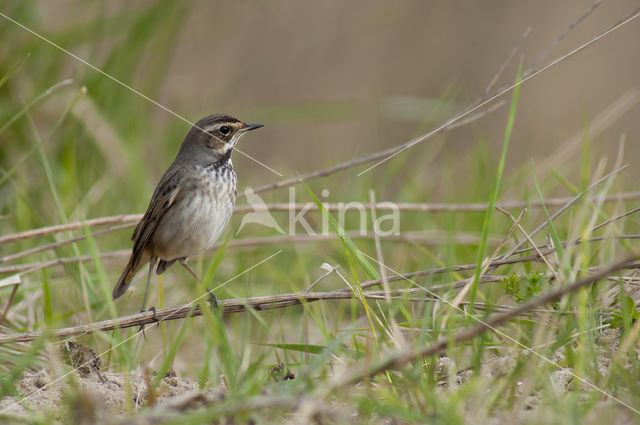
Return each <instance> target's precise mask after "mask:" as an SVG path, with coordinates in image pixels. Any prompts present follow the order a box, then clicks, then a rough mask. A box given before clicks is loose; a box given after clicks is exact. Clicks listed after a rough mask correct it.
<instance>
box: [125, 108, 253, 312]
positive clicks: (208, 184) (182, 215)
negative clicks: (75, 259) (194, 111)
mask: <svg viewBox="0 0 640 425" xmlns="http://www.w3.org/2000/svg"><path fill="white" fill-rule="evenodd" d="M260 127H262V124H246V123H244V122H242V121H240V120H238V119H236V118H233V117H231V116H229V115H222V114H216V115H211V116H208V117H206V118H203V119H201V120H200V121H198V122H197V123H196V124H195V125H194V126H193V127H191V130H189V133H187V136H186V137H185V138H184V141H183V142H182V145H181V146H180V150H179V151H178V154H177V155H176V158H175V160H174V161H173V163H172V164H171V166H170V167H169V169H168V170H167V171H166V172H165V173H164V175H163V176H162V178H161V179H160V182H159V183H158V186H156V190H155V191H154V192H153V196H152V197H151V202H150V203H149V207H148V208H147V212H146V213H145V214H144V216H143V217H142V219H141V220H140V222H139V223H138V225H137V226H136V228H135V230H134V231H133V236H132V237H131V240H132V241H133V251H132V253H131V258H129V263H128V264H127V266H126V267H125V269H124V271H123V272H122V276H120V279H118V283H116V286H115V287H114V288H113V298H114V299H116V298H118V297H120V296H121V295H122V294H124V292H125V291H126V289H127V288H128V287H129V285H130V284H131V281H132V280H133V278H134V276H135V275H136V273H137V272H138V271H139V270H140V269H141V268H142V267H144V266H145V265H146V264H147V263H149V274H148V275H147V288H146V290H145V292H144V301H143V303H142V310H141V311H145V308H146V305H147V297H148V295H149V283H150V282H151V276H152V274H153V271H154V269H155V267H156V263H157V265H158V267H157V269H156V273H157V274H158V275H160V274H161V273H163V272H164V271H165V270H166V269H167V268H168V267H169V266H171V265H172V264H173V263H175V262H176V261H178V262H179V263H180V264H182V266H184V268H185V269H187V270H188V271H189V273H191V274H192V275H193V277H195V278H196V279H197V280H198V281H199V280H200V279H199V278H198V276H197V275H196V273H195V272H194V271H193V270H191V268H190V267H189V265H187V258H188V257H191V256H194V255H198V254H199V253H201V252H202V251H204V250H206V249H207V248H209V247H210V246H211V245H212V244H213V243H214V242H215V241H216V239H218V237H219V236H220V235H221V234H222V231H223V230H224V228H225V227H226V226H227V223H229V219H230V218H231V213H232V212H233V207H234V205H235V202H236V184H237V177H236V173H235V171H234V170H233V164H232V163H231V151H232V150H233V148H234V147H235V146H236V143H238V140H239V139H240V137H242V136H243V135H244V134H245V133H246V132H248V131H250V130H255V129H257V128H260Z"/></svg>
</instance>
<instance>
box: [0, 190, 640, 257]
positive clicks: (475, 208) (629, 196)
mask: <svg viewBox="0 0 640 425" xmlns="http://www.w3.org/2000/svg"><path fill="white" fill-rule="evenodd" d="M639 198H640V192H624V193H617V194H613V195H608V196H606V197H605V198H604V202H617V201H627V200H633V199H639ZM573 199H574V198H568V197H566V198H549V199H545V201H544V204H545V205H546V206H547V207H552V206H561V205H565V204H566V203H567V202H569V201H571V200H573ZM496 205H498V206H499V207H500V208H503V209H522V208H525V207H526V208H539V207H541V206H542V202H541V201H504V202H498V203H496ZM395 206H397V207H398V210H400V211H407V212H463V213H464V212H481V211H485V210H486V209H487V207H488V204H487V203H484V202H478V203H459V204H447V203H407V202H404V203H403V202H400V203H395ZM364 207H365V208H370V206H369V205H364ZM304 208H306V209H307V210H308V211H317V210H318V207H317V205H315V204H313V205H310V204H303V203H294V204H289V203H275V204H266V205H265V206H257V205H256V206H253V205H237V206H236V207H235V209H234V211H235V213H236V214H237V213H243V212H253V211H256V212H260V211H268V212H272V213H273V212H290V211H296V212H299V211H301V210H302V209H304ZM343 208H344V204H340V203H327V204H326V209H327V210H328V211H338V210H340V209H343ZM375 208H376V209H380V210H385V209H389V203H388V202H378V203H376V206H375ZM140 218H142V214H127V215H116V216H107V217H99V218H94V219H91V220H85V221H76V222H72V223H68V224H62V225H54V226H47V227H42V228H39V229H32V230H27V231H24V232H18V233H11V234H9V235H4V236H0V245H3V244H8V243H12V242H18V241H21V240H25V239H30V238H36V237H42V236H48V235H52V234H55V233H60V232H66V231H70V230H78V229H82V228H84V227H88V228H91V227H99V226H105V225H111V224H119V223H123V224H122V225H121V226H113V227H111V228H110V230H107V229H105V230H104V232H105V233H106V232H109V231H116V230H121V229H123V228H125V227H133V226H134V225H135V224H136V223H137V222H138V221H139V220H140ZM94 234H95V233H94ZM78 237H79V238H80V237H81V236H78ZM82 237H83V236H82ZM78 240H80V239H78ZM74 241H75V239H74ZM70 242H71V240H70V241H69V242H67V243H70ZM58 243H64V241H61V242H58ZM6 258H7V257H0V263H2V262H3V261H7V260H5V259H6Z"/></svg>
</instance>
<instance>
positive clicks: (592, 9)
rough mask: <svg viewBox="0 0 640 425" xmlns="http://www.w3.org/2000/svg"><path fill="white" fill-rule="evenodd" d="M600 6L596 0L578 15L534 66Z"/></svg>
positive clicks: (598, 0)
mask: <svg viewBox="0 0 640 425" xmlns="http://www.w3.org/2000/svg"><path fill="white" fill-rule="evenodd" d="M598 6H600V0H596V1H594V2H593V4H592V5H591V6H590V7H589V8H588V9H587V10H586V11H584V13H583V14H582V15H580V16H578V19H576V20H575V21H573V22H572V23H570V24H569V26H568V27H567V29H566V30H564V31H563V32H562V33H561V34H560V35H559V36H558V37H557V38H556V39H555V40H553V42H552V43H551V44H550V45H549V47H547V48H546V49H545V51H544V52H542V54H541V55H540V56H538V59H536V61H535V63H534V64H533V67H536V66H538V64H540V62H542V61H543V60H544V58H546V57H547V55H548V54H549V52H551V50H553V48H554V47H556V46H557V45H558V44H559V43H560V42H561V41H562V40H563V39H564V38H565V37H566V36H567V35H569V33H570V32H571V31H572V30H573V29H574V28H575V27H576V26H578V24H579V23H580V22H582V21H583V20H585V19H586V18H587V16H589V15H591V13H592V12H593V11H594V10H595V9H596V7H598Z"/></svg>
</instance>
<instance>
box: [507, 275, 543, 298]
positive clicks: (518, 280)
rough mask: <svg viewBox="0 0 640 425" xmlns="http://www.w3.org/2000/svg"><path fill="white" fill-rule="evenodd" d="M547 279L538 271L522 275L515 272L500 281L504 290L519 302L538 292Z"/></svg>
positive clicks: (534, 295) (536, 294)
mask: <svg viewBox="0 0 640 425" xmlns="http://www.w3.org/2000/svg"><path fill="white" fill-rule="evenodd" d="M545 282H548V279H547V278H546V277H545V275H544V274H542V273H540V272H533V273H530V274H528V275H525V276H523V277H521V276H518V275H517V274H516V273H513V274H511V276H509V277H505V278H504V279H502V280H501V281H500V284H501V285H502V287H503V288H504V291H505V292H506V293H507V294H509V295H510V296H512V297H513V298H514V299H515V300H516V301H517V302H519V303H521V302H524V301H527V300H528V299H530V298H533V297H536V296H538V295H539V294H540V291H541V290H542V286H543V284H544V283H545Z"/></svg>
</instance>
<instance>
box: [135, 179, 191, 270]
mask: <svg viewBox="0 0 640 425" xmlns="http://www.w3.org/2000/svg"><path fill="white" fill-rule="evenodd" d="M179 171H180V170H179V169H174V170H173V172H170V173H167V174H165V175H164V176H162V179H161V180H160V183H158V186H157V187H156V190H155V191H154V192H153V196H152V197H151V202H150V203H149V207H148V208H147V212H146V213H144V216H143V217H142V219H141V220H140V222H138V224H137V226H136V228H135V230H134V231H133V236H132V237H131V240H132V241H133V252H132V254H131V260H132V261H131V263H132V264H133V267H134V268H135V267H136V266H137V265H138V262H139V261H140V258H142V253H143V251H144V248H145V247H146V246H147V243H148V242H149V241H150V240H151V236H153V232H154V231H155V230H156V227H158V224H159V223H160V221H161V220H162V217H164V215H165V214H166V212H167V210H168V209H169V208H170V207H171V206H172V205H174V204H175V203H176V201H178V200H179V199H181V198H182V197H183V196H184V191H181V190H180V187H181V185H180V177H179V176H180V174H181V173H179Z"/></svg>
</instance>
